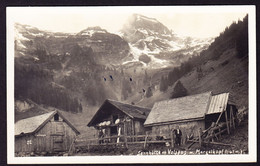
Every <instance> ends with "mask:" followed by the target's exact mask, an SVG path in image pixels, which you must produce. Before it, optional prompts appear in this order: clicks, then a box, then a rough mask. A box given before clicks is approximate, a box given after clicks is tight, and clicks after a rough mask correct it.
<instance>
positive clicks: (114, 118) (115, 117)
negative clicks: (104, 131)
mask: <svg viewBox="0 0 260 166" xmlns="http://www.w3.org/2000/svg"><path fill="white" fill-rule="evenodd" d="M117 119H118V115H113V123H115V122H116V120H117Z"/></svg>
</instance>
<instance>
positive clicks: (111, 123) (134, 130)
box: [87, 99, 150, 136]
mask: <svg viewBox="0 0 260 166" xmlns="http://www.w3.org/2000/svg"><path fill="white" fill-rule="evenodd" d="M149 112H150V109H148V108H143V107H139V106H135V105H130V104H125V103H121V102H117V101H113V100H108V99H107V100H106V101H105V102H104V103H103V104H102V105H101V107H100V108H99V109H98V110H97V112H96V114H95V115H94V116H93V118H92V119H91V120H90V122H89V123H88V125H87V126H89V127H91V126H92V127H94V128H96V129H97V132H98V131H100V130H102V131H103V134H104V135H105V136H116V135H127V136H129V135H140V134H145V128H144V126H143V123H144V121H145V120H146V118H147V116H148V114H149Z"/></svg>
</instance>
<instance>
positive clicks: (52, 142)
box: [15, 111, 80, 153]
mask: <svg viewBox="0 0 260 166" xmlns="http://www.w3.org/2000/svg"><path fill="white" fill-rule="evenodd" d="M78 134H80V132H79V131H78V130H77V129H76V128H75V127H74V126H73V125H72V124H71V123H70V122H69V121H68V120H67V119H66V118H65V117H64V116H63V115H62V114H61V113H59V112H58V111H52V112H49V113H45V114H42V115H38V116H34V117H31V118H27V119H22V120H20V121H18V122H16V123H15V152H17V153H18V152H49V153H54V152H61V151H68V150H69V149H70V147H71V145H72V143H73V141H74V139H75V137H76V136H77V135H78Z"/></svg>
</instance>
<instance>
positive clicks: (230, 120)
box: [229, 107, 233, 132]
mask: <svg viewBox="0 0 260 166" xmlns="http://www.w3.org/2000/svg"><path fill="white" fill-rule="evenodd" d="M229 126H230V129H231V128H232V127H233V126H232V115H231V107H230V111H229ZM230 132H231V131H230Z"/></svg>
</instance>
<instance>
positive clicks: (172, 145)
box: [170, 130, 174, 148]
mask: <svg viewBox="0 0 260 166" xmlns="http://www.w3.org/2000/svg"><path fill="white" fill-rule="evenodd" d="M170 131H171V147H172V148H173V147H174V141H173V131H172V130H170Z"/></svg>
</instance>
